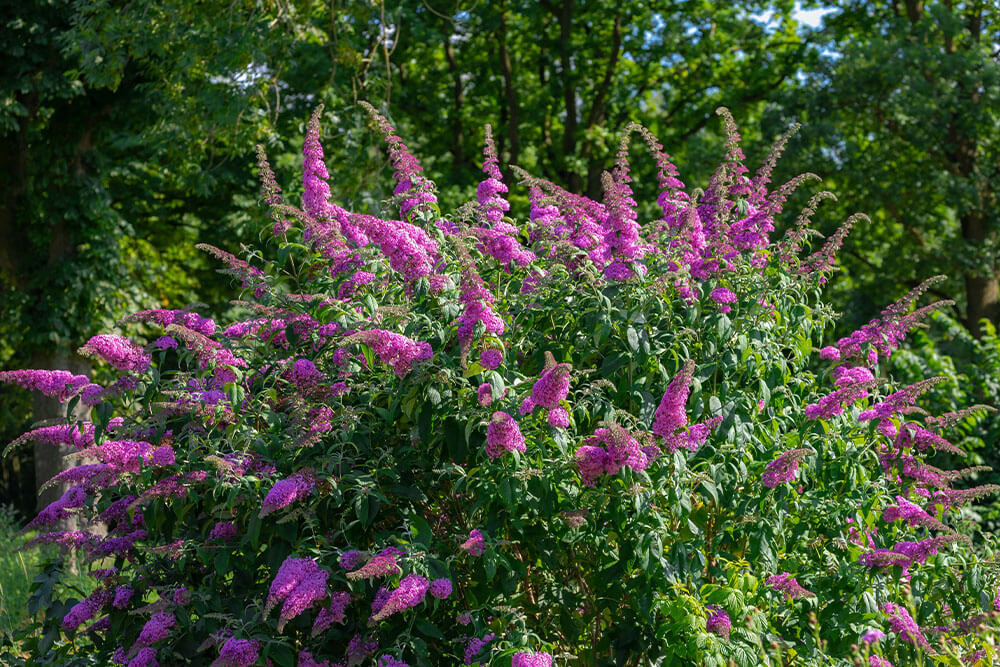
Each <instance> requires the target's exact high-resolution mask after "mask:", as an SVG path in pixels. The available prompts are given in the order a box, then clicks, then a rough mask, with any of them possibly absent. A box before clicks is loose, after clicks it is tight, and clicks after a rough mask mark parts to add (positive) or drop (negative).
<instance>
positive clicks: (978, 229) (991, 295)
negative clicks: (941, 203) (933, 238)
mask: <svg viewBox="0 0 1000 667" xmlns="http://www.w3.org/2000/svg"><path fill="white" fill-rule="evenodd" d="M962 237H963V238H964V239H965V240H966V241H969V242H972V243H974V244H978V243H982V242H983V241H984V240H985V238H986V218H985V215H984V214H983V212H982V211H978V210H974V211H968V212H966V214H965V215H964V216H963V217H962ZM965 300H966V325H967V326H968V328H969V331H970V332H971V333H972V335H973V336H975V337H976V338H979V337H980V336H982V335H983V327H982V325H981V324H980V320H983V319H986V320H989V321H990V322H992V323H993V324H997V323H998V322H1000V281H998V280H997V274H996V269H995V267H988V266H984V267H983V268H982V270H981V271H966V273H965Z"/></svg>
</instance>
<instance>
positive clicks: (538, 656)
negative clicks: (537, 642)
mask: <svg viewBox="0 0 1000 667" xmlns="http://www.w3.org/2000/svg"><path fill="white" fill-rule="evenodd" d="M511 667H552V656H551V655H550V654H548V653H515V654H514V658H513V659H512V660H511Z"/></svg>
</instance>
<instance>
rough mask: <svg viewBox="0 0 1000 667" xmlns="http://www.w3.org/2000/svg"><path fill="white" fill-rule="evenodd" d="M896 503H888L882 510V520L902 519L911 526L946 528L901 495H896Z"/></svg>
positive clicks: (889, 521) (893, 520) (888, 521)
mask: <svg viewBox="0 0 1000 667" xmlns="http://www.w3.org/2000/svg"><path fill="white" fill-rule="evenodd" d="M896 502H897V503H898V504H897V505H889V506H888V507H886V508H885V509H884V510H882V520H883V521H885V522H886V523H893V522H895V521H899V520H900V519H902V520H903V521H905V522H906V523H908V524H909V525H911V526H923V527H924V528H935V529H937V530H948V527H947V526H945V525H944V524H943V523H941V522H940V521H938V520H937V519H935V518H934V517H932V516H931V515H930V514H928V513H927V512H926V511H924V509H923V508H922V507H920V505H917V504H916V503H913V502H910V501H909V500H907V499H906V498H904V497H903V496H896Z"/></svg>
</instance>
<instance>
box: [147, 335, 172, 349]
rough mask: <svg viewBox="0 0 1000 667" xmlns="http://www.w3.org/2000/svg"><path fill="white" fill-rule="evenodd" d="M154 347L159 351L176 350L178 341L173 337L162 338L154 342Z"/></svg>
mask: <svg viewBox="0 0 1000 667" xmlns="http://www.w3.org/2000/svg"><path fill="white" fill-rule="evenodd" d="M153 347H155V348H156V349H158V350H176V349H177V339H176V338H174V337H173V336H160V337H159V338H157V339H156V340H155V341H153Z"/></svg>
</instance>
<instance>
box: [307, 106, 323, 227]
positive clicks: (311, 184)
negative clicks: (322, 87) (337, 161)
mask: <svg viewBox="0 0 1000 667" xmlns="http://www.w3.org/2000/svg"><path fill="white" fill-rule="evenodd" d="M322 113H323V105H320V106H318V107H316V109H315V110H314V111H313V112H312V116H311V117H310V118H309V124H308V125H306V139H305V143H303V145H302V157H303V160H302V186H303V192H302V208H303V209H305V211H306V213H308V214H309V215H311V216H312V217H314V218H316V219H317V220H320V219H322V218H325V217H327V212H328V210H329V200H330V186H329V184H328V183H327V179H329V178H330V172H328V171H327V169H326V163H325V162H323V146H322V144H321V143H320V141H319V134H320V125H319V119H320V115H321V114H322Z"/></svg>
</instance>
